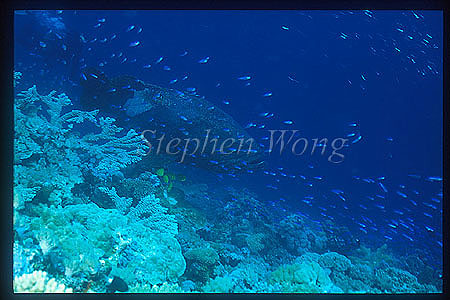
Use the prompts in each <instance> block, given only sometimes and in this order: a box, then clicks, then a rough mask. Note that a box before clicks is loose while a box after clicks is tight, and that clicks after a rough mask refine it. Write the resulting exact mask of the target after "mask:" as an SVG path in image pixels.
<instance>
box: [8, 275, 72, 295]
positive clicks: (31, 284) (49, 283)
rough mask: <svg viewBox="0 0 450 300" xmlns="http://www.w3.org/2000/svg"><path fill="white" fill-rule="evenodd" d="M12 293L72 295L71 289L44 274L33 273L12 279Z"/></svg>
mask: <svg viewBox="0 0 450 300" xmlns="http://www.w3.org/2000/svg"><path fill="white" fill-rule="evenodd" d="M14 292H16V293H72V289H71V288H66V286H65V285H64V284H61V283H58V282H57V281H56V280H55V279H54V278H49V277H48V276H47V273H46V272H43V271H34V272H33V273H30V274H23V275H22V276H19V277H15V278H14Z"/></svg>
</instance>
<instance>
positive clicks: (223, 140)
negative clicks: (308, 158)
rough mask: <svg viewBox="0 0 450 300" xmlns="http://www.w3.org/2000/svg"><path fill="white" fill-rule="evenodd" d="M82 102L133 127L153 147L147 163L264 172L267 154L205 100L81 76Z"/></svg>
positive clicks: (127, 80) (128, 81) (91, 72)
mask: <svg viewBox="0 0 450 300" xmlns="http://www.w3.org/2000/svg"><path fill="white" fill-rule="evenodd" d="M82 77H83V78H82V80H81V86H82V88H83V91H82V96H81V104H82V106H83V107H84V108H85V109H100V111H102V112H103V113H105V114H106V115H108V116H111V117H113V118H115V119H116V120H117V122H118V125H119V126H121V127H124V128H126V129H129V128H134V129H137V131H138V132H140V133H141V136H142V137H143V140H144V141H145V142H146V143H147V145H148V146H149V147H150V150H149V152H148V155H147V158H146V159H147V160H152V161H158V162H163V161H165V162H168V161H175V162H178V163H183V164H189V165H193V166H195V167H199V168H203V169H207V170H211V171H215V172H221V173H239V172H248V171H250V170H255V169H260V168H262V167H263V165H264V150H263V149H262V147H261V146H260V145H259V144H258V143H257V142H256V140H255V139H253V138H252V137H251V136H250V135H249V134H248V132H246V131H245V130H244V129H243V128H242V126H240V125H239V124H238V123H237V122H236V121H235V120H234V119H233V118H232V117H231V116H230V115H229V114H227V113H225V112H224V111H223V110H221V109H220V108H219V107H217V106H215V105H214V104H212V103H211V102H209V101H208V100H206V99H204V97H200V96H198V95H195V94H187V93H184V92H180V91H177V90H174V89H168V88H164V87H160V86H157V85H154V84H150V83H145V82H143V81H141V80H139V79H136V78H134V77H132V76H128V75H122V76H118V77H115V78H108V77H107V76H106V75H105V74H104V73H103V72H100V71H98V70H96V69H86V70H85V71H84V72H83V74H82Z"/></svg>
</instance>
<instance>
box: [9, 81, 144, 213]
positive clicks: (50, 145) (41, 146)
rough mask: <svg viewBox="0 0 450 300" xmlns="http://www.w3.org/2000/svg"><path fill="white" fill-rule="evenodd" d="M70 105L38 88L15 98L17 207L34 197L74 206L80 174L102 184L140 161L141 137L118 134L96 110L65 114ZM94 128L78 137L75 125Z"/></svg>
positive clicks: (66, 101)
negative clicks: (83, 124) (98, 180)
mask: <svg viewBox="0 0 450 300" xmlns="http://www.w3.org/2000/svg"><path fill="white" fill-rule="evenodd" d="M69 105H71V101H70V99H69V98H68V97H67V96H66V95H65V94H60V95H56V92H55V91H52V92H50V94H48V95H47V96H41V95H40V94H39V93H38V92H37V88H36V86H33V87H31V88H30V89H28V90H26V91H23V92H21V93H19V94H18V96H17V97H16V98H15V101H14V117H15V138H14V164H15V165H14V184H15V193H16V194H17V195H18V198H19V202H20V204H19V207H22V206H23V204H24V203H25V202H27V201H30V200H32V199H33V198H34V197H35V196H36V195H37V194H38V192H42V193H41V196H45V198H46V199H45V200H47V199H48V202H50V203H53V204H56V205H57V204H59V203H60V202H61V201H63V202H64V201H66V202H68V203H70V202H71V201H73V195H72V192H71V190H72V188H73V187H74V186H75V185H76V184H78V183H81V182H82V179H83V175H82V174H83V173H86V172H91V173H92V174H93V175H94V176H96V177H98V178H100V179H105V178H108V177H110V176H112V175H114V174H118V172H119V171H120V170H121V169H122V168H124V167H126V166H128V165H130V164H131V163H134V162H137V161H139V160H141V159H142V156H143V154H144V153H145V151H146V150H147V146H146V145H145V144H144V143H143V141H142V140H141V138H140V136H139V135H138V134H137V133H136V132H135V131H134V130H130V131H128V132H127V133H126V134H125V135H119V134H120V132H121V131H122V128H119V127H117V126H116V125H114V119H112V118H102V117H100V118H97V114H98V110H94V111H91V112H85V111H80V110H71V111H69V112H66V113H63V111H64V110H65V109H66V108H67V107H68V106H69ZM86 121H88V122H90V123H92V124H93V125H94V127H95V128H97V129H96V130H97V131H98V130H100V132H99V133H98V132H93V133H89V134H86V135H81V134H80V133H79V132H77V131H76V130H75V129H74V125H75V124H79V123H85V122H86Z"/></svg>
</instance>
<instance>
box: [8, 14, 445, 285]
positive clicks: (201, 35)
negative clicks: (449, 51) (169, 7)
mask: <svg viewBox="0 0 450 300" xmlns="http://www.w3.org/2000/svg"><path fill="white" fill-rule="evenodd" d="M442 47H443V16H442V12H440V11H411V10H404V11H376V10H374V11H371V10H358V11H301V10H292V11H263V10H261V11H231V10H230V11H212V10H211V11H206V10H205V11H193V10H192V11H190V10H185V11H178V10H174V11H158V10H154V11H132V10H128V11H93V10H90V11H88V10H86V11H82V10H78V11H75V10H59V11H56V10H55V11H38V10H34V11H26V10H21V11H15V15H14V131H15V134H14V193H13V195H14V197H13V208H14V215H13V217H14V223H13V224H14V248H13V257H14V260H13V276H14V284H13V286H14V292H17V293H28V292H38V293H43V292H45V293H56V292H74V293H105V292H107V293H190V292H196V293H374V294H385V293H388V294H392V293H440V292H442V268H443V261H442V260H443V258H442V256H443V248H442V247H443V246H442V201H443V187H442V176H443V175H442V172H443V170H442V164H443V161H442V158H443V157H442V143H443V141H442V135H443V120H442V119H443V112H442V105H443V102H442V101H443V100H442V99H443V81H442V72H443V50H442Z"/></svg>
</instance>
